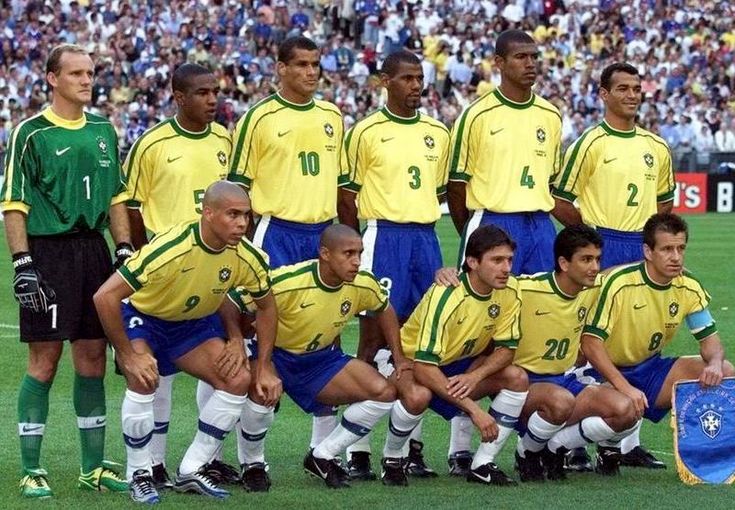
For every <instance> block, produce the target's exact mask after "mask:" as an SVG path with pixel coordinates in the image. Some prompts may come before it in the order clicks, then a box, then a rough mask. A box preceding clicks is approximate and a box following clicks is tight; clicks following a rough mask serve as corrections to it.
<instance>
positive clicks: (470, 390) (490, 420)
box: [383, 225, 528, 485]
mask: <svg viewBox="0 0 735 510" xmlns="http://www.w3.org/2000/svg"><path fill="white" fill-rule="evenodd" d="M514 248H515V245H514V243H513V241H511V239H510V238H509V237H508V235H507V234H506V233H505V232H503V231H502V230H501V229H499V228H497V227H495V226H493V225H485V226H482V227H480V228H478V229H476V230H475V231H474V232H473V233H472V235H470V238H469V240H468V242H467V248H466V253H465V259H464V260H465V261H464V263H463V270H464V273H463V274H461V275H460V281H461V284H460V285H459V286H457V287H449V288H446V287H443V286H440V285H433V286H432V287H431V288H430V289H429V290H428V291H427V292H426V294H425V295H424V297H423V299H422V300H421V302H420V303H419V305H418V307H417V308H416V310H415V311H414V312H413V314H411V317H410V318H409V319H408V322H406V324H405V325H404V326H403V328H402V329H401V343H402V346H403V352H404V354H405V355H406V356H407V357H408V358H409V359H413V360H414V361H415V363H414V369H413V370H412V371H408V372H403V375H402V377H401V378H400V379H398V380H396V386H397V387H398V393H399V399H400V400H399V401H398V402H396V403H395V404H394V405H393V409H392V410H391V415H390V423H389V425H388V436H387V438H386V443H385V448H384V450H383V483H384V484H387V485H406V484H407V480H406V474H405V469H404V465H403V461H402V459H401V456H402V449H403V445H404V444H405V442H406V439H407V438H408V436H409V435H410V433H411V430H412V429H413V428H414V427H415V426H416V425H418V423H419V421H420V420H421V417H422V415H423V413H424V411H425V410H426V408H427V407H431V408H432V409H433V410H435V411H436V412H437V413H438V414H440V415H441V416H442V417H444V418H445V419H447V420H449V419H451V418H453V417H454V416H455V415H457V413H459V412H464V413H466V414H467V415H468V416H469V417H470V419H471V420H472V422H473V423H474V424H475V426H476V427H477V428H478V429H479V430H480V435H481V437H482V441H483V442H482V443H481V445H480V448H479V449H478V451H477V453H476V454H475V456H474V459H473V460H472V463H471V466H470V469H469V470H468V473H467V480H468V481H470V482H478V483H485V484H491V485H515V481H513V480H512V479H511V478H510V477H508V476H507V475H506V474H505V473H503V471H501V470H500V468H498V466H497V465H496V464H495V462H494V461H495V457H496V455H497V454H498V453H499V452H500V450H501V448H502V447H503V445H504V444H505V442H506V440H507V439H508V437H509V436H510V434H511V433H512V432H513V429H514V427H515V425H516V424H517V422H518V416H519V415H520V414H521V409H522V408H523V404H524V402H525V400H526V395H527V393H528V391H527V390H528V378H527V377H526V374H525V372H524V371H523V370H522V369H520V368H518V367H516V366H514V365H512V364H511V363H512V361H513V351H514V350H515V348H516V346H517V345H518V340H519V339H520V333H521V330H520V311H521V294H520V291H519V289H518V283H517V281H516V280H515V278H513V277H511V276H510V268H511V264H512V260H513V250H514ZM488 352H490V354H489V355H487V353H488ZM488 395H490V396H492V398H493V403H492V406H491V407H490V410H489V414H488V413H486V412H485V411H483V410H482V409H481V408H480V407H479V406H478V405H477V404H476V403H475V400H479V399H481V398H483V397H485V396H488Z"/></svg>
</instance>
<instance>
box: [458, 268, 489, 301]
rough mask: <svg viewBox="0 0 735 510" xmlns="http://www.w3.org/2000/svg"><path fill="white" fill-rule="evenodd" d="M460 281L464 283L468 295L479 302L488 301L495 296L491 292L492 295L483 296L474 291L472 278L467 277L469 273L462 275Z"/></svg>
mask: <svg viewBox="0 0 735 510" xmlns="http://www.w3.org/2000/svg"><path fill="white" fill-rule="evenodd" d="M459 279H460V280H461V281H462V284H463V285H464V288H465V290H466V291H467V293H468V294H469V295H470V296H472V297H473V298H475V299H477V300H479V301H488V300H489V299H490V298H491V297H492V295H493V293H492V291H491V292H490V294H486V295H483V294H480V293H479V292H477V291H476V290H475V289H473V288H472V284H471V283H470V278H469V276H468V275H467V273H462V274H461V275H460V277H459Z"/></svg>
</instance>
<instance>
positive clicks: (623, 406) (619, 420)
mask: <svg viewBox="0 0 735 510" xmlns="http://www.w3.org/2000/svg"><path fill="white" fill-rule="evenodd" d="M610 410H611V412H612V419H611V420H610V423H609V425H610V427H611V428H612V429H613V430H614V431H615V432H622V431H623V430H627V429H629V428H631V427H633V425H635V424H636V422H637V421H638V417H637V415H636V410H635V404H633V401H632V400H631V399H630V398H628V397H626V396H624V395H621V396H620V398H617V399H615V401H614V402H613V404H612V406H611V409H610Z"/></svg>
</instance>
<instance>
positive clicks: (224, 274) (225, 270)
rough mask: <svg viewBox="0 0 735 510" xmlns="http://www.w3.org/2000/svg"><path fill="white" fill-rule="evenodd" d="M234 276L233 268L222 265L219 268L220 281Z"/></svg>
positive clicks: (223, 281)
mask: <svg viewBox="0 0 735 510" xmlns="http://www.w3.org/2000/svg"><path fill="white" fill-rule="evenodd" d="M230 276H232V269H230V268H229V267H222V268H220V270H219V281H220V282H222V283H225V282H226V281H227V280H229V279H230Z"/></svg>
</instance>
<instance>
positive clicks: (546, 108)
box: [447, 30, 561, 476]
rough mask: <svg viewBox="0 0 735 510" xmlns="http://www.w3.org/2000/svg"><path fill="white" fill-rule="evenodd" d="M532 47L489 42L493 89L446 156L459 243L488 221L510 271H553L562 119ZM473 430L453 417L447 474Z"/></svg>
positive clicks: (516, 39)
mask: <svg viewBox="0 0 735 510" xmlns="http://www.w3.org/2000/svg"><path fill="white" fill-rule="evenodd" d="M538 56H539V50H538V47H537V45H536V43H535V41H534V40H533V38H532V37H531V36H529V35H528V34H527V33H525V32H523V31H521V30H506V31H505V32H503V33H502V34H500V36H499V37H498V39H497V41H496V43H495V65H496V66H497V68H498V69H499V70H500V76H501V81H500V85H499V86H498V88H497V89H495V90H494V91H492V92H489V93H488V94H485V95H484V96H482V97H480V98H479V99H477V100H476V101H475V102H473V103H472V104H471V105H470V106H469V107H468V108H467V109H466V110H465V111H464V112H463V113H462V115H461V116H460V117H459V119H457V122H455V124H454V127H453V129H452V144H451V147H450V153H449V183H448V185H447V199H448V205H449V212H450V214H451V216H452V221H453V222H454V226H455V228H456V229H457V232H459V233H460V235H461V236H462V240H461V242H460V249H459V264H457V265H458V267H459V266H461V264H462V256H463V254H464V249H465V243H466V240H467V239H468V238H469V235H470V234H471V233H472V232H473V231H474V230H475V229H476V228H477V227H478V226H479V225H485V224H494V225H497V226H499V227H501V228H502V229H504V230H505V231H506V232H507V233H508V235H509V236H510V237H511V239H513V240H514V241H515V242H516V243H517V249H516V252H515V255H514V258H513V268H512V272H513V274H521V273H525V274H533V273H538V272H541V271H551V270H552V269H553V268H554V260H553V246H554V237H555V235H556V231H555V229H554V225H553V223H552V222H551V219H550V217H549V211H551V210H552V209H553V207H554V199H553V198H552V196H551V192H550V190H549V186H548V184H549V182H550V181H551V180H552V178H553V176H554V175H556V173H557V172H558V167H559V160H560V154H561V116H560V114H559V111H558V110H557V109H556V107H555V106H553V105H552V104H551V103H549V102H548V101H546V100H544V99H543V98H541V97H539V96H537V95H536V94H535V93H534V92H533V90H532V87H533V85H534V83H535V82H536V76H537V60H538ZM471 431H472V428H471V426H470V424H469V421H468V420H467V417H465V416H462V415H459V416H457V417H456V418H455V419H454V420H452V435H451V440H450V445H449V466H450V473H452V474H456V475H458V476H466V474H467V465H468V464H469V462H470V457H468V456H467V455H466V454H465V452H467V451H468V450H469V449H470V439H471V437H470V434H471Z"/></svg>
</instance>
